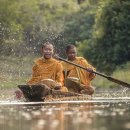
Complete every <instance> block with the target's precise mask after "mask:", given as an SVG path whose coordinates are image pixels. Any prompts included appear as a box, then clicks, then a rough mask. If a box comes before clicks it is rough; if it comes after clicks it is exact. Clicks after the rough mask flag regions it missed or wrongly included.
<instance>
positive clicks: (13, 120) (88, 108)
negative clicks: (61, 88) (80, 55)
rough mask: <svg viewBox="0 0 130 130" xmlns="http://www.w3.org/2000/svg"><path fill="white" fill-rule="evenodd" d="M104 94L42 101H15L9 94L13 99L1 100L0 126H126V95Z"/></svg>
mask: <svg viewBox="0 0 130 130" xmlns="http://www.w3.org/2000/svg"><path fill="white" fill-rule="evenodd" d="M11 92H12V91H11ZM100 94H101V93H100ZM95 96H96V95H95ZM104 96H106V95H105V93H103V96H102V98H99V94H97V99H96V97H94V99H92V100H88V101H69V102H65V101H61V102H45V103H43V102H41V103H33V102H23V101H16V100H13V98H12V97H11V98H12V100H13V101H10V100H1V101H0V130H24V129H29V130H99V129H100V130H116V129H117V130H128V129H130V116H129V115H130V98H129V97H127V98H126V96H125V97H124V98H123V97H122V98H121V97H120V98H119V97H118V98H117V97H116V98H114V97H112V95H111V96H108V97H106V98H105V97H104ZM4 98H5V97H4ZM1 99H2V98H1ZM7 99H9V98H7Z"/></svg>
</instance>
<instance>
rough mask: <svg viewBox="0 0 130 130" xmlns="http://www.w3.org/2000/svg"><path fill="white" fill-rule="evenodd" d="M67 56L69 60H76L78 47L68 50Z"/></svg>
mask: <svg viewBox="0 0 130 130" xmlns="http://www.w3.org/2000/svg"><path fill="white" fill-rule="evenodd" d="M66 55H67V57H68V60H71V61H73V60H75V58H76V56H77V50H76V48H71V49H69V50H68V51H67V53H66Z"/></svg>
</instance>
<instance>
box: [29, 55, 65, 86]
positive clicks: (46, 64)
mask: <svg viewBox="0 0 130 130" xmlns="http://www.w3.org/2000/svg"><path fill="white" fill-rule="evenodd" d="M62 72H63V67H62V64H61V63H60V62H59V61H57V60H56V59H54V58H51V59H44V58H43V57H41V58H38V59H37V60H36V61H35V63H34V66H33V68H32V78H31V79H30V80H29V81H28V82H27V84H36V83H39V82H41V81H42V80H44V79H52V80H54V81H56V83H59V84H60V85H61V86H62V85H63V73H62Z"/></svg>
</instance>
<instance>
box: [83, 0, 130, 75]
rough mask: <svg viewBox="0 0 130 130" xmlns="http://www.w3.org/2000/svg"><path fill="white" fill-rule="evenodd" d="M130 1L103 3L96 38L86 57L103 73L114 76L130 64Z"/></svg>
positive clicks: (99, 12) (96, 26) (97, 23)
mask: <svg viewBox="0 0 130 130" xmlns="http://www.w3.org/2000/svg"><path fill="white" fill-rule="evenodd" d="M129 7H130V1H129V0H105V1H103V0H101V2H100V6H99V9H98V10H97V14H96V17H95V18H96V19H95V25H94V31H93V38H92V39H91V40H89V41H87V42H85V43H86V44H87V47H86V51H84V56H85V57H88V58H89V59H91V61H92V63H93V64H95V65H96V66H97V68H98V69H99V70H101V71H107V72H108V73H110V72H112V71H113V70H114V69H115V68H116V66H117V65H121V64H124V63H126V62H127V61H129V60H130V37H129V35H130V31H129V30H130V22H129V21H130V13H129Z"/></svg>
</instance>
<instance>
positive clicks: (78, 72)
mask: <svg viewBox="0 0 130 130" xmlns="http://www.w3.org/2000/svg"><path fill="white" fill-rule="evenodd" d="M73 63H75V64H78V65H81V66H83V67H85V68H91V69H92V70H94V71H95V68H94V67H93V66H92V65H90V64H89V63H88V62H87V60H86V59H84V58H83V57H76V59H75V60H74V61H73ZM62 65H63V70H64V73H65V77H66V78H67V77H76V78H78V79H79V84H80V85H82V86H84V87H86V88H89V87H90V86H91V80H92V79H93V78H94V77H95V74H92V73H89V72H87V71H86V70H84V69H81V68H79V67H76V66H74V65H71V64H69V63H66V62H62Z"/></svg>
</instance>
